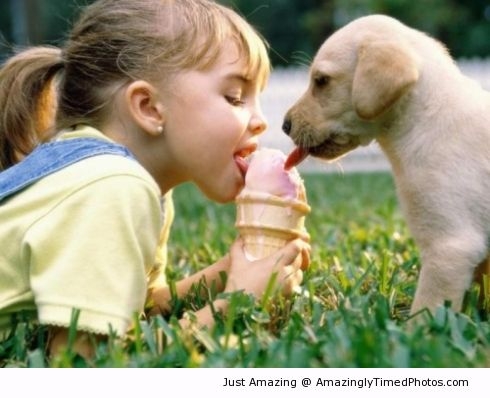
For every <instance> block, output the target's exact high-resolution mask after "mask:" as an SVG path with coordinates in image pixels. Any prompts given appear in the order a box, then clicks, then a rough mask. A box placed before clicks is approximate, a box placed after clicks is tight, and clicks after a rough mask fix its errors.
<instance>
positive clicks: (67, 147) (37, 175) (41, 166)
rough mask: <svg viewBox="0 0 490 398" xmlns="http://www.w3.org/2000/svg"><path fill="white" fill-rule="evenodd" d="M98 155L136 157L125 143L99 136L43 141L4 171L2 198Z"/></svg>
mask: <svg viewBox="0 0 490 398" xmlns="http://www.w3.org/2000/svg"><path fill="white" fill-rule="evenodd" d="M98 155H119V156H124V157H127V158H131V159H134V157H133V155H132V154H131V152H129V150H128V149H127V148H125V147H124V146H122V145H119V144H115V143H112V142H109V141H104V140H100V139H97V138H71V139H66V140H59V141H53V142H49V143H46V144H41V145H39V146H38V147H36V149H35V150H34V151H32V152H31V153H30V154H29V155H28V156H26V157H25V158H24V159H23V160H22V161H20V162H19V163H17V164H15V165H13V166H11V167H9V168H8V169H7V170H5V171H2V172H1V173H0V201H1V200H3V199H5V198H6V197H8V196H10V195H13V194H15V193H17V192H18V191H20V190H22V189H23V188H26V187H28V186H29V185H31V184H33V183H35V182H36V181H38V180H40V179H42V178H43V177H46V176H47V175H49V174H52V173H55V172H56V171H58V170H61V169H63V168H65V167H66V166H69V165H71V164H73V163H76V162H78V161H80V160H82V159H86V158H89V157H92V156H98Z"/></svg>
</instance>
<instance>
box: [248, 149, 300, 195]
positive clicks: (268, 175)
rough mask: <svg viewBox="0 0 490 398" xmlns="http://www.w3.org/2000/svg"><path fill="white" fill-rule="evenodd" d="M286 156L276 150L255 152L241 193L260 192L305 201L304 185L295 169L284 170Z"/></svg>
mask: <svg viewBox="0 0 490 398" xmlns="http://www.w3.org/2000/svg"><path fill="white" fill-rule="evenodd" d="M285 161H286V155H285V154H284V153H283V152H281V151H280V150H278V149H271V148H262V149H260V150H258V151H257V152H255V154H254V155H253V156H252V160H251V161H250V164H249V167H248V171H247V174H246V176H245V187H244V189H243V191H242V192H262V193H267V194H270V195H274V196H279V197H281V198H284V199H298V200H305V197H304V196H305V193H304V185H303V180H302V179H301V176H300V175H299V173H298V171H297V169H296V168H295V167H292V168H291V169H289V170H285V169H284V163H285Z"/></svg>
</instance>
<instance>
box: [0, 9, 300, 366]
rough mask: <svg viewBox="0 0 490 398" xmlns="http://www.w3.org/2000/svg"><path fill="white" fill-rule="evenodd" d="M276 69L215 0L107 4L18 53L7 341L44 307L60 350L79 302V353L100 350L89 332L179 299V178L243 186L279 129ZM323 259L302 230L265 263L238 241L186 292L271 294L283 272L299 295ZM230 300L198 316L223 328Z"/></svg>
mask: <svg viewBox="0 0 490 398" xmlns="http://www.w3.org/2000/svg"><path fill="white" fill-rule="evenodd" d="M269 68H270V65H269V60H268V56H267V52H266V48H265V46H264V43H263V42H262V41H261V39H260V38H259V36H258V35H257V34H256V32H255V31H254V30H253V29H252V28H251V27H250V26H249V25H248V24H247V23H246V22H245V21H244V20H243V19H242V18H241V17H239V16H238V15H237V14H236V13H234V12H233V11H231V10H230V9H227V8H225V7H223V6H221V5H218V4H216V3H214V2H211V1H206V0H178V1H175V0H139V1H135V0H99V1H97V2H95V3H94V4H93V5H91V6H89V7H87V8H86V9H85V11H84V12H83V14H82V15H81V17H80V19H79V21H78V23H77V24H76V25H75V27H74V29H73V31H72V32H71V35H70V37H69V39H68V41H67V43H66V45H65V47H64V48H63V49H62V50H60V49H56V48H47V47H41V48H32V49H28V50H25V51H24V52H21V53H19V54H17V55H16V56H14V57H13V58H12V59H10V60H9V61H8V62H7V63H6V65H5V66H4V67H3V69H2V70H1V71H0V113H1V118H0V120H1V125H0V166H1V168H2V169H3V171H2V172H1V173H0V219H1V220H2V222H1V224H0V241H1V245H2V251H1V252H0V332H1V333H3V336H4V337H5V336H6V335H7V334H8V331H9V330H10V329H11V327H12V325H13V324H14V323H15V321H16V318H18V317H19V316H21V315H22V316H31V317H32V318H33V319H37V320H38V321H39V323H41V324H44V325H48V326H49V328H50V335H51V338H50V340H49V348H50V350H51V352H57V351H58V350H59V349H60V347H63V346H64V345H65V344H66V342H67V327H68V326H69V325H70V318H71V315H72V310H73V309H74V308H76V309H78V310H79V318H78V324H77V325H78V331H79V333H78V335H77V340H76V344H75V349H76V350H77V351H78V352H79V353H80V354H81V355H84V356H87V357H88V356H90V355H91V354H92V352H93V347H92V345H91V341H93V339H88V338H87V336H88V335H95V336H99V338H103V336H106V335H108V334H109V333H116V334H118V335H120V336H122V335H124V333H125V332H126V331H127V328H128V326H129V325H130V322H131V320H132V318H133V315H134V313H141V312H142V311H143V309H144V305H145V302H148V303H152V304H153V308H152V309H151V311H150V312H151V313H159V312H164V311H166V310H167V309H168V308H169V302H170V292H169V289H168V287H167V285H166V283H165V278H164V277H163V276H164V273H163V272H164V265H165V249H166V248H165V245H166V239H167V236H168V232H169V227H170V223H171V220H172V215H173V213H172V203H171V198H170V192H171V189H172V188H173V187H175V186H177V185H178V184H181V183H183V182H186V181H192V182H193V183H195V184H196V185H197V186H198V187H199V189H200V190H201V191H202V192H203V193H204V194H205V195H206V196H208V197H209V198H210V199H212V200H214V201H217V202H222V203H224V202H229V201H232V200H233V199H234V198H235V196H236V195H237V193H238V192H239V191H240V189H241V188H242V186H243V183H244V175H245V173H246V169H247V163H246V160H245V158H246V157H247V156H248V155H250V154H251V153H253V152H254V151H255V149H256V148H257V138H258V135H259V134H261V133H262V132H263V131H264V130H265V129H266V122H265V120H264V117H263V115H262V114H261V112H260V109H259V99H258V97H259V94H260V92H261V90H262V89H263V87H264V85H265V84H266V80H267V78H268V73H269ZM46 141H49V142H46ZM39 143H43V144H41V145H38V144H39ZM162 197H163V198H164V200H161V198H162ZM162 204H163V206H162ZM162 226H163V228H162ZM155 256H156V258H157V260H156V261H155V260H154V259H155ZM308 264H309V246H308V244H307V243H306V242H303V241H301V240H294V241H292V242H290V243H289V244H287V245H286V246H285V247H284V248H283V249H281V250H280V251H278V252H277V254H275V255H272V256H270V257H268V258H266V259H263V260H259V261H253V262H250V261H248V260H247V259H246V257H245V256H244V252H243V249H242V243H241V240H240V239H237V240H236V241H235V242H234V243H233V245H232V247H231V249H230V253H229V254H228V255H226V256H225V257H223V258H222V259H221V260H219V261H218V262H216V263H215V264H213V265H211V266H209V267H208V268H205V269H204V270H202V271H200V272H199V273H197V274H195V275H192V276H190V277H189V278H186V279H184V280H182V281H180V282H178V283H177V284H176V287H177V294H178V295H179V296H183V295H185V294H186V293H187V292H188V291H189V289H190V288H191V286H192V284H194V283H196V282H198V281H201V280H204V281H205V282H206V283H207V284H208V285H211V284H212V283H214V284H216V286H217V288H218V289H219V290H220V291H224V292H232V291H239V290H241V291H245V292H247V293H251V294H253V295H255V296H256V297H260V296H261V295H262V294H263V292H264V290H265V287H266V286H267V283H268V282H269V280H270V278H271V276H272V275H275V276H276V278H275V280H276V281H277V283H278V284H279V286H278V287H281V288H282V289H283V291H284V293H285V294H288V293H289V292H290V291H291V289H292V288H293V287H294V286H296V285H297V284H298V283H300V282H301V280H302V272H301V270H302V269H305V267H307V266H308ZM223 272H224V273H226V274H227V278H226V283H225V284H224V285H223V282H222V278H221V277H220V274H221V273H223ZM227 305H228V302H227V301H226V300H225V299H219V300H216V301H215V302H214V303H213V305H212V307H213V309H212V308H211V306H209V305H208V306H206V307H204V308H202V309H200V310H199V311H197V312H196V319H197V322H198V323H199V325H201V326H211V325H212V324H213V312H212V311H214V310H218V311H222V312H226V310H227ZM187 322H188V321H185V320H182V321H181V325H182V326H183V327H185V326H187ZM0 338H2V336H0Z"/></svg>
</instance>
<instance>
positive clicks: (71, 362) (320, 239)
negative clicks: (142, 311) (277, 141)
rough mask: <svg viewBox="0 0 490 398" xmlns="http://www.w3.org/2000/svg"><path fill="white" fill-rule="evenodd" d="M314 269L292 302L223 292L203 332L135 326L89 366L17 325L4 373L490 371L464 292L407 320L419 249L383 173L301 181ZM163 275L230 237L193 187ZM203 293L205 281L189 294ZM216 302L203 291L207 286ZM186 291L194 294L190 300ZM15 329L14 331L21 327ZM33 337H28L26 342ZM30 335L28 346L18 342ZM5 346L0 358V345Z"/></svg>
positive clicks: (179, 209)
mask: <svg viewBox="0 0 490 398" xmlns="http://www.w3.org/2000/svg"><path fill="white" fill-rule="evenodd" d="M304 179H305V184H306V188H307V194H308V199H309V203H310V205H311V207H312V213H311V214H310V215H309V216H308V218H307V222H306V224H307V228H308V230H309V232H310V235H311V239H312V263H311V266H310V269H309V270H308V271H307V272H306V273H305V277H304V284H303V286H302V288H301V290H300V291H299V292H298V293H297V294H296V295H295V296H294V297H293V298H292V299H290V300H285V299H277V300H275V301H274V302H273V304H270V303H255V302H253V301H252V300H251V299H250V297H248V296H245V295H243V294H236V295H234V296H233V297H231V300H232V303H231V312H230V314H229V315H228V316H227V317H225V318H223V319H221V318H220V319H218V320H217V327H216V328H215V329H214V330H212V331H202V330H198V329H193V330H191V331H187V332H185V333H184V332H183V331H182V330H180V329H179V327H178V326H177V324H176V319H177V317H178V316H180V315H181V314H182V312H183V311H186V310H190V309H193V308H194V307H193V304H191V303H192V302H194V304H195V302H196V301H197V304H198V305H200V304H204V303H203V302H202V300H201V301H199V300H196V296H194V297H189V298H188V299H186V300H182V301H178V302H177V303H176V310H175V313H174V315H175V316H171V317H169V318H166V319H164V318H162V317H157V318H153V319H152V320H150V321H141V322H139V323H138V327H137V328H136V329H135V330H134V331H133V332H132V333H131V334H130V336H129V337H128V338H127V339H126V340H124V341H122V342H121V341H112V340H111V341H109V343H108V344H100V345H99V349H98V351H97V355H96V358H95V360H94V362H93V363H90V364H86V363H84V362H83V361H82V360H81V359H80V358H78V357H75V356H73V355H72V353H71V352H70V351H69V350H68V351H67V352H66V353H65V354H64V355H61V356H60V357H58V358H55V359H54V360H51V361H47V360H46V358H45V357H44V355H43V351H42V349H41V347H42V344H43V341H42V338H41V337H40V336H42V334H41V333H37V334H36V333H32V332H31V331H30V330H29V325H23V327H21V328H19V330H18V333H17V334H18V336H17V337H16V338H14V339H12V340H11V341H10V342H9V345H8V346H7V345H5V344H4V345H3V346H0V357H1V356H2V355H3V356H4V359H3V365H4V366H32V367H36V366H86V365H89V366H98V367H115V366H121V367H129V366H131V367H157V366H162V367H337V368H346V367H488V366H489V365H490V359H489V358H490V343H489V341H490V323H489V322H488V321H487V320H486V317H484V316H483V315H482V314H480V313H479V312H478V311H477V310H476V305H475V302H476V297H477V292H476V291H475V289H472V290H471V291H469V292H468V296H467V300H466V305H465V308H464V310H463V311H462V312H461V313H454V312H452V311H451V310H450V309H447V308H441V309H440V310H439V311H438V312H437V313H436V314H435V315H434V316H430V315H429V314H427V313H422V314H419V315H418V316H417V317H416V320H418V322H410V323H407V317H408V309H409V305H410V302H411V299H412V297H413V294H414V289H415V283H416V278H417V275H418V269H419V253H418V250H417V247H416V246H415V244H414V242H413V240H412V238H411V235H410V233H409V231H408V229H407V226H406V224H405V222H404V220H403V217H402V216H401V213H400V209H399V207H398V202H397V199H396V195H395V189H394V185H393V180H392V178H391V175H390V174H388V173H371V174H306V175H304ZM174 200H175V204H176V220H175V224H174V226H173V230H172V235H171V241H170V248H169V249H170V262H171V267H170V268H169V271H168V276H169V278H170V280H175V279H179V278H181V277H183V276H185V275H186V274H188V273H191V272H194V271H195V270H197V269H200V268H202V267H204V266H205V265H207V264H210V263H212V262H214V261H215V260H217V259H218V258H220V257H221V256H222V255H223V254H225V253H226V251H227V250H228V247H229V246H230V244H231V243H232V241H233V240H234V238H235V236H236V231H235V229H234V227H233V224H234V219H235V208H234V206H233V205H216V204H213V203H211V202H209V201H208V200H207V199H205V198H203V196H202V195H201V194H200V193H199V192H198V191H197V190H196V189H195V188H194V187H193V186H191V185H184V186H181V187H179V188H178V189H176V190H175V192H174ZM203 288H204V289H206V287H205V286H199V287H196V291H197V290H198V289H203ZM208 293H209V297H213V295H214V292H213V289H212V288H208ZM191 296H192V295H191ZM21 326H22V325H21ZM32 335H34V337H32ZM25 336H31V343H30V344H29V345H28V344H26V343H25V341H26V337H25ZM2 349H3V351H4V352H3V354H2V351H1V350H2Z"/></svg>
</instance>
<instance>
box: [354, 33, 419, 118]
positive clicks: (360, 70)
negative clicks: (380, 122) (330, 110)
mask: <svg viewBox="0 0 490 398" xmlns="http://www.w3.org/2000/svg"><path fill="white" fill-rule="evenodd" d="M418 77H419V72H418V68H417V65H416V59H415V57H414V55H413V53H412V52H411V51H410V49H409V48H406V47H405V46H404V44H403V43H401V42H398V41H389V40H379V39H371V40H367V41H366V42H364V43H363V44H362V45H361V46H360V48H359V52H358V60H357V66H356V70H355V73H354V81H353V83H352V103H353V105H354V109H355V111H356V112H357V114H358V115H359V116H360V117H361V118H363V119H367V120H370V119H374V118H375V117H377V116H379V115H380V114H382V113H383V112H384V111H385V110H387V109H388V108H389V107H390V106H391V105H393V104H394V103H395V102H396V101H397V100H398V99H399V98H400V97H401V96H402V95H403V94H405V93H406V92H407V91H408V90H409V89H410V87H412V85H413V84H414V83H415V82H416V81H417V80H418Z"/></svg>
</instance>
